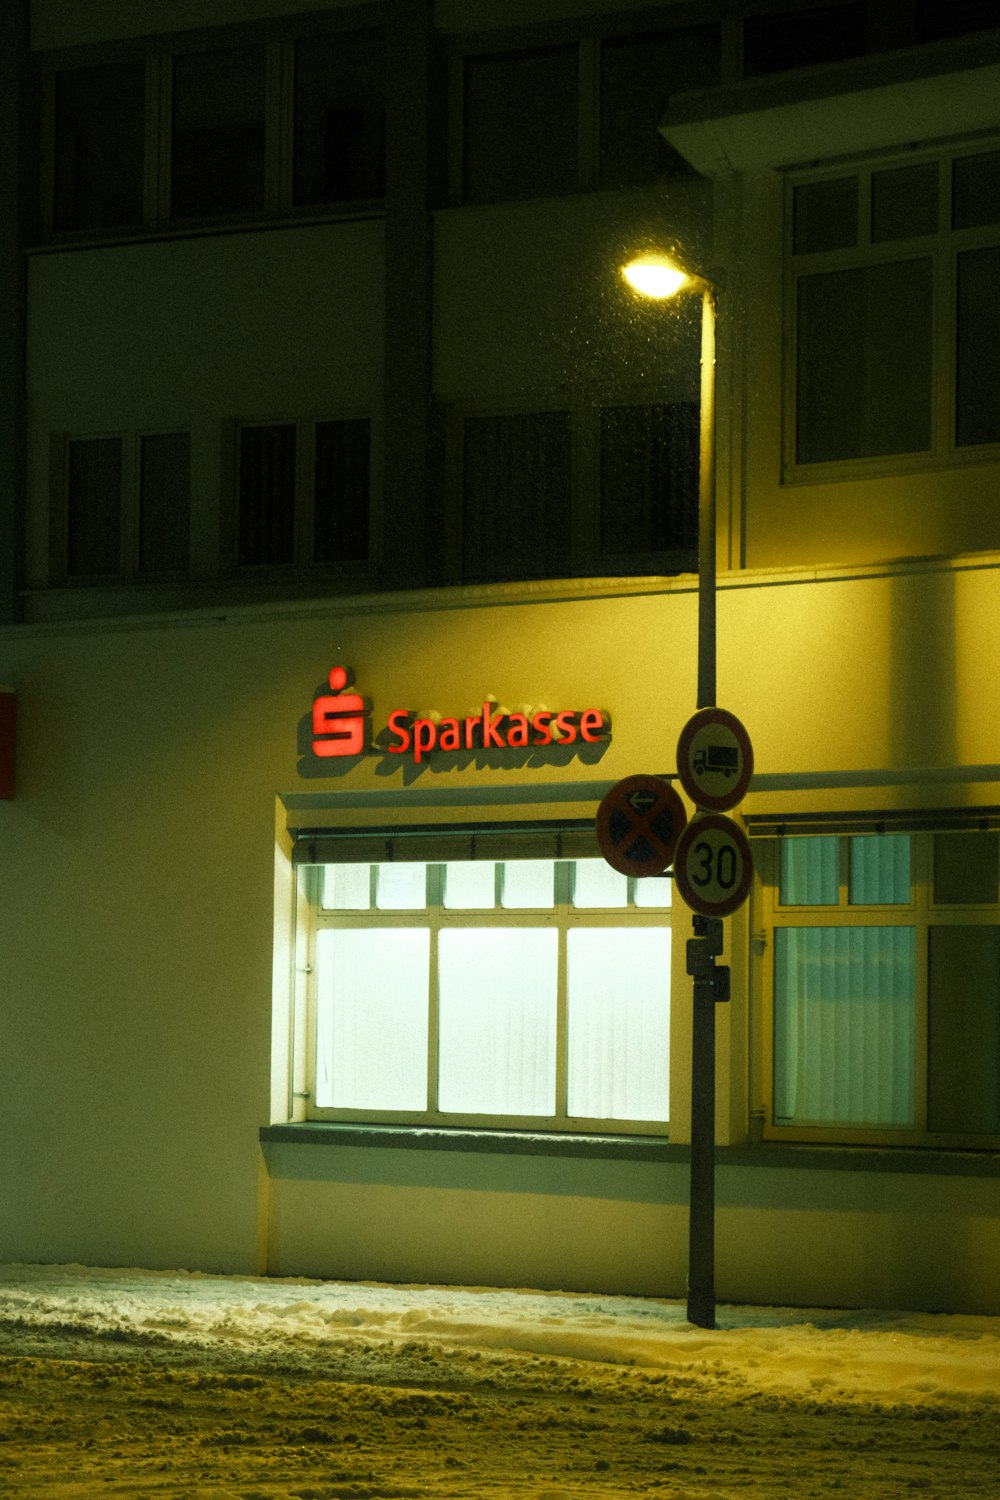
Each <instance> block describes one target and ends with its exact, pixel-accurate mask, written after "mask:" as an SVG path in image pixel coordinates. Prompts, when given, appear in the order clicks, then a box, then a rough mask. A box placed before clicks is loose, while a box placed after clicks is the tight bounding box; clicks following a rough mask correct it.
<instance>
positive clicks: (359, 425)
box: [313, 419, 370, 563]
mask: <svg viewBox="0 0 1000 1500" xmlns="http://www.w3.org/2000/svg"><path fill="white" fill-rule="evenodd" d="M369 470H370V464H369V424H368V421H367V420H366V419H359V420H354V421H347V422H317V424H316V474H315V480H316V488H315V506H316V509H315V521H314V543H313V555H314V558H315V561H316V562H318V563H339V562H363V561H365V559H366V558H367V556H368V511H369V492H370V479H369Z"/></svg>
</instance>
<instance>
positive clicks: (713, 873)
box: [674, 813, 753, 917]
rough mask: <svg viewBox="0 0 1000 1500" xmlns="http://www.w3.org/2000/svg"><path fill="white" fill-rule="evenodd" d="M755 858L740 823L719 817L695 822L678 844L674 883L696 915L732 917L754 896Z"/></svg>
mask: <svg viewBox="0 0 1000 1500" xmlns="http://www.w3.org/2000/svg"><path fill="white" fill-rule="evenodd" d="M752 878H753V855H752V854H751V853H750V841H749V840H748V838H747V836H746V834H745V833H744V832H743V829H742V828H741V827H740V825H739V824H738V823H734V822H733V820H732V818H724V817H722V816H721V815H720V814H719V813H706V814H705V815H704V816H703V817H696V818H692V820H691V822H690V823H689V824H688V825H687V827H686V828H685V830H684V832H683V833H682V834H681V837H680V840H679V841H678V844H677V854H676V856H675V859H674V879H675V880H676V882H677V889H678V891H679V892H680V894H681V896H682V897H683V898H684V900H685V901H686V902H687V904H688V906H690V908H691V910H692V911H696V912H699V913H700V914H701V915H702V916H703V917H728V916H730V915H731V914H732V913H733V912H734V911H736V910H737V908H738V907H741V906H742V905H743V903H744V901H745V900H746V899H747V896H748V895H749V894H750V881H751V880H752Z"/></svg>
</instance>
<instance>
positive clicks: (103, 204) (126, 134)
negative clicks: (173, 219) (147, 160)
mask: <svg viewBox="0 0 1000 1500" xmlns="http://www.w3.org/2000/svg"><path fill="white" fill-rule="evenodd" d="M145 80H146V70H145V64H144V63H142V62H141V61H139V62H123V63H109V64H106V65H103V66H101V67H97V68H77V69H74V70H73V71H72V72H65V73H60V74H59V75H58V77H57V78H56V101H55V110H56V117H55V205H54V225H55V228H56V229H57V230H68V229H107V228H114V227H116V226H124V225H129V224H139V223H141V222H142V179H143V155H144V146H143V122H144V110H145V87H146V83H145Z"/></svg>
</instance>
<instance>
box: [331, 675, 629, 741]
mask: <svg viewBox="0 0 1000 1500" xmlns="http://www.w3.org/2000/svg"><path fill="white" fill-rule="evenodd" d="M347 681H348V673H347V670H346V668H344V667H341V666H336V667H334V668H333V669H332V670H331V672H330V675H329V683H330V687H331V689H332V692H331V693H329V694H327V693H321V694H320V695H319V696H318V697H317V698H316V699H315V700H314V702H313V707H312V752H313V754H314V755H316V756H319V757H320V759H329V758H331V757H334V756H345V755H348V756H352V755H364V754H366V752H367V751H368V750H369V749H370V748H371V742H372V736H371V727H370V719H371V711H370V708H369V706H368V704H367V702H366V700H365V699H364V698H362V697H361V696H360V694H358V693H345V692H343V691H342V690H343V689H344V688H345V687H346V686H347ZM610 737H611V724H610V719H609V717H608V715H607V714H606V713H605V711H604V710H603V709H600V708H584V709H560V710H552V709H548V708H541V707H539V708H532V709H527V708H525V709H517V710H513V711H511V710H508V709H504V708H502V707H501V706H500V705H499V704H498V703H497V702H496V700H495V699H492V698H486V699H484V701H483V704H482V707H481V708H478V709H476V710H475V711H474V712H470V713H466V714H460V715H442V714H433V715H432V714H430V713H427V714H418V713H415V712H414V711H413V710H412V709H408V708H394V709H393V710H392V711H391V712H390V713H389V714H388V715H387V717H386V727H385V731H384V734H382V735H379V736H378V740H379V742H380V743H379V745H378V748H380V749H382V750H385V751H387V752H388V753H389V754H390V755H409V756H411V757H412V759H413V761H414V763H415V764H416V765H420V763H421V761H422V760H424V759H426V757H427V756H429V755H431V754H433V753H434V752H435V751H442V752H445V753H448V752H455V751H463V750H464V751H475V750H480V751H483V750H527V749H541V748H544V747H545V746H558V747H560V748H561V747H562V746H565V745H573V744H575V743H577V742H580V743H583V744H589V745H593V744H597V743H598V742H599V741H601V740H608V739H610Z"/></svg>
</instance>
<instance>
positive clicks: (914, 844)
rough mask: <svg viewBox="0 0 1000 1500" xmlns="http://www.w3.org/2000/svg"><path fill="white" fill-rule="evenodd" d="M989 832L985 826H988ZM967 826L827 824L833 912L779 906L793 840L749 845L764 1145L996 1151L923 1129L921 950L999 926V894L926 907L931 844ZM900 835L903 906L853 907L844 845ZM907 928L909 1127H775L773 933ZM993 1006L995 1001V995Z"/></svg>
mask: <svg viewBox="0 0 1000 1500" xmlns="http://www.w3.org/2000/svg"><path fill="white" fill-rule="evenodd" d="M991 826H992V825H991ZM974 828H975V825H974V824H970V825H969V826H967V827H963V826H955V827H949V826H942V827H941V828H940V829H934V830H932V831H927V829H926V825H925V827H924V829H913V828H908V827H906V826H905V825H899V826H893V827H891V828H885V829H876V828H869V829H867V830H863V829H859V828H857V827H850V828H846V827H844V826H841V827H838V826H837V825H836V824H831V825H830V827H829V828H824V829H823V834H824V835H829V836H833V837H837V838H839V839H840V840H841V846H842V847H841V850H840V855H839V858H840V878H839V890H838V902H837V904H836V905H835V906H834V905H820V904H816V905H806V904H796V905H793V904H787V905H784V904H782V903H781V900H780V858H781V846H782V843H783V842H784V841H785V840H787V839H788V838H792V837H795V835H794V834H792V833H781V834H778V835H776V836H775V835H771V836H768V837H760V838H755V839H754V865H755V870H756V879H755V893H754V900H755V905H756V908H757V913H756V920H755V924H754V930H755V932H756V934H757V938H756V942H755V943H754V945H753V950H752V951H754V952H755V953H756V955H757V962H756V965H755V967H756V974H757V977H756V981H755V986H754V988H755V992H756V993H755V1010H756V1012H757V1014H758V1016H759V1026H760V1031H759V1035H760V1038H761V1046H760V1063H761V1093H762V1110H763V1124H762V1134H763V1139H764V1140H765V1141H786V1142H799V1143H804V1144H823V1145H861V1146H912V1147H922V1148H927V1149H933V1148H937V1149H965V1150H988V1151H996V1150H998V1149H1000V1133H987V1132H963V1131H942V1130H931V1129H930V1128H929V1126H928V1123H927V1122H928V1112H929V1106H930V1080H929V1072H928V1070H929V1058H930V1040H929V1021H930V1005H929V956H928V955H929V946H930V933H931V931H932V930H933V929H934V928H940V927H965V926H984V927H1000V889H998V896H997V900H996V901H993V902H964V903H953V904H952V903H949V904H945V903H939V902H935V900H934V891H933V880H934V868H933V858H934V851H933V840H934V838H935V836H936V835H937V834H938V833H941V834H943V835H945V836H947V834H948V833H952V832H971V831H973V830H974ZM866 832H867V833H871V834H874V833H877V832H886V833H890V832H891V833H905V834H907V835H908V837H909V838H910V899H909V901H908V902H906V903H898V904H896V903H891V904H890V903H885V904H864V905H862V904H854V905H852V904H851V903H850V901H849V899H848V890H847V886H846V876H847V854H846V847H847V846H848V845H849V842H850V839H851V838H852V837H854V836H857V835H859V834H862V835H863V834H864V833H866ZM888 926H892V927H912V928H913V929H914V996H913V1003H914V1013H913V1035H914V1073H913V1101H914V1123H913V1125H912V1126H907V1127H894V1126H870V1125H857V1126H853V1125H836V1124H830V1125H825V1124H797V1123H793V1122H787V1123H785V1122H778V1121H776V1119H775V1117H774V1097H775V1093H774V1091H775V1071H776V1070H775V1010H776V995H775V967H776V965H775V955H776V941H775V934H776V932H777V931H778V930H780V929H788V928H803V927H809V928H816V927H833V928H836V927H840V928H844V927H888ZM998 1005H1000V996H998Z"/></svg>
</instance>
